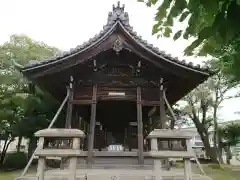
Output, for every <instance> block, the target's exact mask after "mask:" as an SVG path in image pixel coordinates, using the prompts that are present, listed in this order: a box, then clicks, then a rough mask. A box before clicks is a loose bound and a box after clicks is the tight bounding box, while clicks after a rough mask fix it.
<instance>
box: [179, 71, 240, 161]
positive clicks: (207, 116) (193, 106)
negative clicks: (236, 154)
mask: <svg viewBox="0 0 240 180" xmlns="http://www.w3.org/2000/svg"><path fill="white" fill-rule="evenodd" d="M237 86H238V84H237V83H232V82H229V80H228V79H227V78H226V77H225V76H223V74H222V73H221V72H219V73H217V74H216V75H215V76H213V77H211V78H209V79H208V80H207V81H206V82H205V83H203V84H201V85H200V86H199V87H197V88H196V89H195V90H193V91H192V92H191V93H189V94H188V95H187V96H186V97H185V98H184V99H183V103H184V104H185V105H183V106H182V109H181V110H182V111H183V113H184V114H185V115H186V116H187V117H188V120H191V121H192V122H193V124H194V125H195V126H196V128H197V131H198V133H199V134H200V136H201V139H202V141H203V143H204V146H205V149H206V152H207V155H208V156H209V157H211V159H212V160H214V161H215V162H217V159H219V160H220V162H222V160H221V157H222V155H221V153H220V150H219V147H218V144H219V143H220V142H219V135H218V131H217V129H218V117H217V112H218V110H219V108H220V105H221V103H222V102H223V101H224V100H226V99H230V98H235V97H238V96H239V94H232V95H231V96H228V95H227V93H228V92H229V91H230V90H232V89H233V88H236V87H237ZM211 126H212V127H213V129H214V149H212V148H211V146H210V142H209V131H208V129H209V127H211ZM217 150H218V151H217ZM218 155H219V156H218Z"/></svg>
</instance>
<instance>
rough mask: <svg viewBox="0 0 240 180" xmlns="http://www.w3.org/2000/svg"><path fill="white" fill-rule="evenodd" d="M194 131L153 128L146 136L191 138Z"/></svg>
mask: <svg viewBox="0 0 240 180" xmlns="http://www.w3.org/2000/svg"><path fill="white" fill-rule="evenodd" d="M195 134H196V133H193V132H192V131H188V130H181V129H154V130H153V131H152V132H151V133H150V134H149V135H148V137H147V138H162V139H165V138H166V139H192V138H193V137H194V136H195Z"/></svg>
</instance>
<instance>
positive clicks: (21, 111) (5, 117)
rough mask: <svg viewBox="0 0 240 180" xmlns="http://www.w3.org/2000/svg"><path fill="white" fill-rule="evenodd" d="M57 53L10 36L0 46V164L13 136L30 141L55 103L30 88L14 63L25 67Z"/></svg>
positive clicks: (41, 44)
mask: <svg viewBox="0 0 240 180" xmlns="http://www.w3.org/2000/svg"><path fill="white" fill-rule="evenodd" d="M58 52H59V51H58V50H57V49H56V48H54V47H50V46H47V45H46V44H44V43H42V42H37V41H34V40H32V39H31V38H29V37H27V36H22V35H13V36H11V37H10V40H9V41H8V42H6V43H4V44H3V45H0V62H1V67H0V81H1V85H0V137H1V138H0V140H4V142H5V143H4V148H3V151H2V152H1V157H0V164H1V163H2V162H3V160H4V157H5V154H6V151H7V149H8V146H9V144H10V143H11V142H12V141H13V140H14V139H15V137H20V138H19V139H21V137H26V138H31V137H32V136H33V134H34V132H36V131H37V130H39V129H42V128H44V127H46V126H47V124H48V122H49V120H50V119H51V117H53V112H54V108H55V105H54V104H55V102H54V101H53V100H52V99H51V98H49V97H48V95H47V94H45V93H44V92H42V91H41V90H40V89H38V88H29V87H34V86H33V85H32V84H31V82H30V83H29V82H28V81H27V80H26V79H25V78H24V77H23V76H22V75H21V74H20V72H19V71H18V70H16V69H15V67H14V63H18V64H22V65H26V64H27V63H29V61H30V60H36V59H39V60H40V59H43V58H44V57H49V56H53V55H55V54H56V53H58ZM30 89H31V90H30ZM33 89H34V91H32V90H33Z"/></svg>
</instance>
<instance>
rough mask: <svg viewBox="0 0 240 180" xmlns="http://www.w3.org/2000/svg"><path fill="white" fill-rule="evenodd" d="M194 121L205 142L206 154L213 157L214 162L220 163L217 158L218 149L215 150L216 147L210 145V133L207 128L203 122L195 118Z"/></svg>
mask: <svg viewBox="0 0 240 180" xmlns="http://www.w3.org/2000/svg"><path fill="white" fill-rule="evenodd" d="M194 123H195V126H196V128H197V131H198V133H199V135H200V137H201V139H202V142H203V144H204V147H205V151H206V155H207V156H208V157H210V158H211V160H212V162H213V163H219V162H218V159H217V153H216V150H215V148H212V147H211V145H210V142H209V135H208V132H207V130H206V128H204V126H203V125H202V123H200V122H199V121H198V120H195V121H194Z"/></svg>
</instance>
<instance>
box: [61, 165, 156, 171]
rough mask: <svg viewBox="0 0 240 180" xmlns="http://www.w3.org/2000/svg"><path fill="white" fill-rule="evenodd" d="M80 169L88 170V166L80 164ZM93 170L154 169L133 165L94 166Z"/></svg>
mask: <svg viewBox="0 0 240 180" xmlns="http://www.w3.org/2000/svg"><path fill="white" fill-rule="evenodd" d="M65 167H66V166H65ZM77 168H78V169H86V168H87V165H86V164H78V165H77ZM92 168H93V169H149V170H151V169H153V166H152V165H143V166H142V165H132V164H93V165H92Z"/></svg>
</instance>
